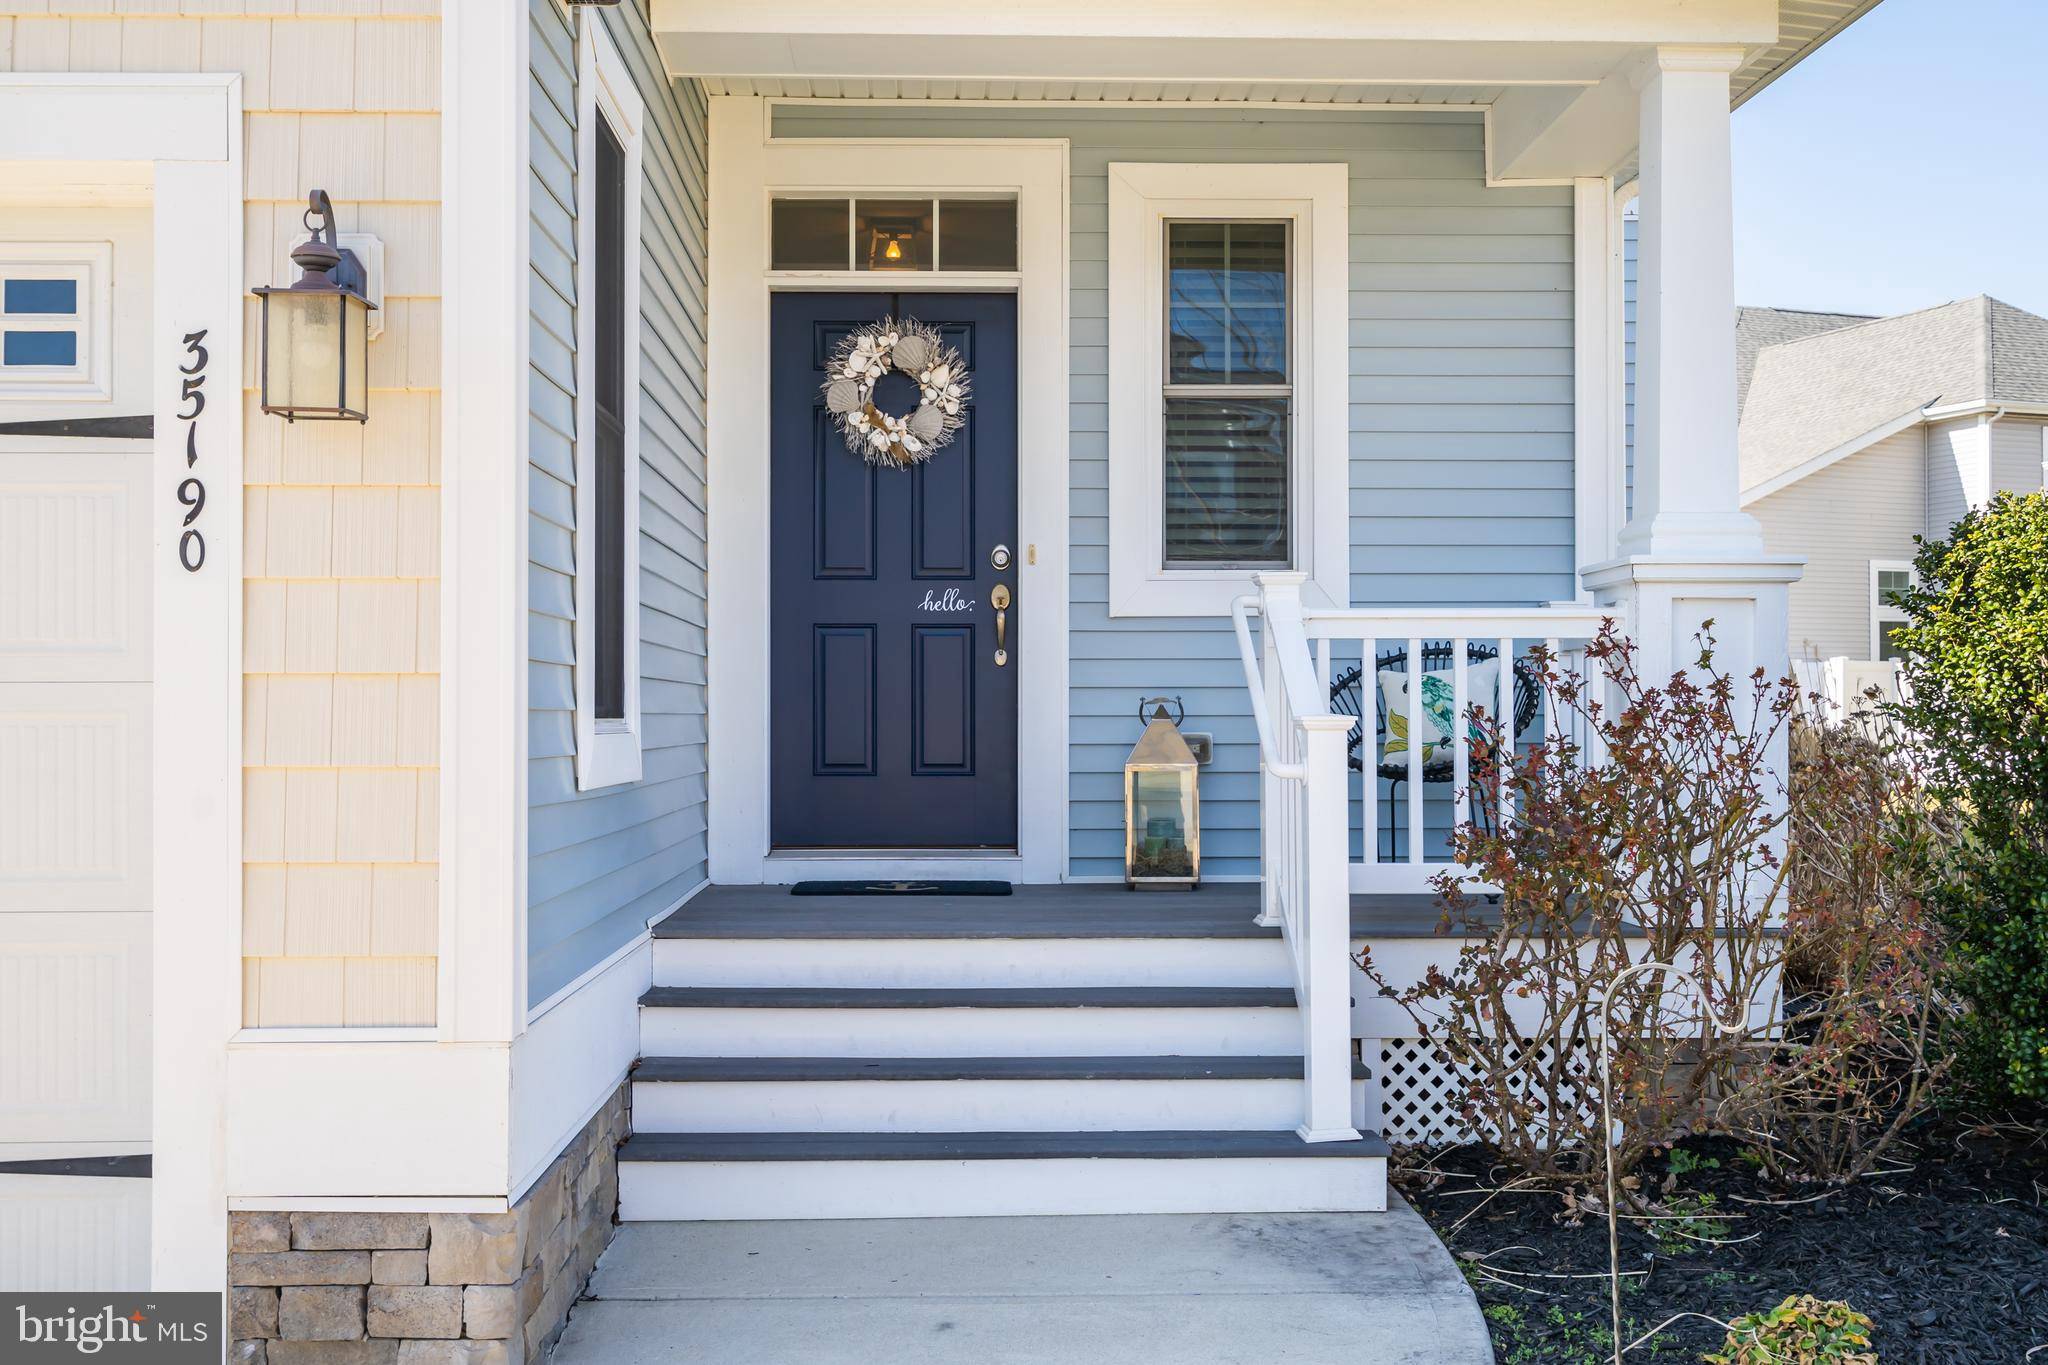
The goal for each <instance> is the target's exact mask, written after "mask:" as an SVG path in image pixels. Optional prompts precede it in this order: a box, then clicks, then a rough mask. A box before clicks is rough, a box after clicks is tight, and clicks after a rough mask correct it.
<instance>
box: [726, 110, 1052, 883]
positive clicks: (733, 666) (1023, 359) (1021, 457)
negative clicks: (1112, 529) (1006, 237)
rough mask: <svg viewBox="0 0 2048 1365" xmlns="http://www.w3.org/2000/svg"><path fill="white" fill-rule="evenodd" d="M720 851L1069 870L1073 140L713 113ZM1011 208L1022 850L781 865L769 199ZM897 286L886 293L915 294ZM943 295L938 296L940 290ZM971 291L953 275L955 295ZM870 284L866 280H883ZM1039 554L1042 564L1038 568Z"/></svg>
mask: <svg viewBox="0 0 2048 1365" xmlns="http://www.w3.org/2000/svg"><path fill="white" fill-rule="evenodd" d="M711 176H712V184H711V222H712V227H711V243H712V247H711V267H710V268H711V309H710V312H711V344H710V348H709V349H710V356H711V359H710V381H709V382H710V389H711V403H710V424H709V444H710V450H709V454H708V463H709V468H710V477H709V483H710V487H711V490H712V491H711V497H712V499H713V501H714V502H715V504H716V508H717V510H716V513H715V514H714V515H713V516H712V517H711V518H710V519H709V521H710V530H709V533H708V538H709V559H710V573H709V581H710V589H709V593H710V602H709V607H708V617H709V622H710V630H709V637H710V639H711V640H712V642H713V644H712V647H711V649H710V661H709V669H708V672H709V682H710V689H709V691H710V701H709V705H710V718H709V719H710V735H711V747H712V761H711V772H710V779H709V785H710V798H711V799H710V816H709V831H708V839H709V852H710V863H711V879H712V880H713V881H714V882H729V883H758V882H788V881H796V880H800V879H802V878H805V877H814V876H816V877H849V878H851V877H871V876H875V877H880V876H895V875H911V876H922V877H938V876H961V877H989V876H1003V877H1008V878H1010V879H1012V880H1015V881H1023V882H1055V881H1060V880H1062V879H1063V878H1064V875H1065V871H1066V866H1067V850H1066V841H1067V423H1068V412H1067V279H1068V271H1069V267H1068V254H1069V252H1068V238H1067V223H1068V205H1067V200H1068V192H1067V185H1068V176H1067V143H1066V141H1065V140H1064V139H1043V140H1041V139H1018V140H1010V139H996V138H988V139H980V138H976V139H941V138H905V139H883V140H872V141H870V140H858V139H837V138H826V139H800V138H785V139H777V138H773V137H771V136H769V125H768V122H767V105H766V101H764V100H761V99H758V98H752V97H737V96H719V97H715V98H713V99H712V100H711ZM991 190H997V191H1011V192H1014V193H1016V195H1017V196H1018V206H1017V239H1018V261H1017V263H1018V267H1019V270H1018V273H1017V275H1016V276H1015V277H1014V278H1013V279H1010V280H1006V281H990V284H991V285H993V286H996V287H1008V288H1014V289H1015V291H1016V293H1017V393H1018V396H1019V399H1020V401H1019V403H1018V419H1017V426H1018V430H1017V438H1018V445H1017V450H1018V474H1017V483H1018V490H1017V492H1018V498H1017V521H1018V525H1017V536H1018V540H1019V544H1020V551H1019V556H1018V574H1019V582H1018V605H1019V608H1020V610H1019V613H1018V616H1019V621H1018V642H1017V667H1018V670H1019V678H1018V683H1019V689H1018V690H1019V702H1018V717H1017V730H1018V736H1019V743H1018V767H1017V780H1018V783H1017V784H1018V792H1017V799H1018V805H1017V851H1016V853H1015V854H1011V855H1001V854H998V855H978V856H972V857H963V856H954V855H949V854H944V853H935V854H931V855H921V854H918V853H916V852H912V851H903V852H894V851H892V852H891V853H889V854H888V855H886V856H875V857H857V856H856V857H830V858H813V857H805V856H790V855H786V854H785V855H775V856H771V854H770V843H769V826H768V769H769V724H770V720H771V717H770V714H769V703H768V669H769V648H768V614H769V612H770V610H772V607H773V604H772V603H771V602H770V601H769V589H768V583H769V560H768V519H769V518H768V512H769V508H768V428H767V424H766V422H764V421H763V420H762V418H761V414H763V413H765V412H767V410H768V388H769V386H768V371H767V364H766V359H765V358H766V356H767V354H768V301H769V295H770V293H771V291H772V289H774V288H775V287H777V286H780V287H784V288H792V287H793V288H802V289H816V288H826V287H831V282H830V281H829V280H828V279H824V278H807V277H782V278H771V276H770V273H769V270H768V264H769V262H768V242H769V233H768V205H769V199H770V196H771V195H772V194H774V193H777V192H783V193H800V192H827V193H848V194H855V193H857V194H891V193H916V194H918V195H920V196H922V195H928V194H947V193H965V192H983V193H985V192H988V191H991ZM903 283H904V281H903V279H902V278H900V277H899V278H895V279H891V280H890V281H889V284H890V286H891V287H892V288H898V287H902V285H903ZM930 283H932V284H936V283H938V281H936V280H934V281H931V282H930ZM945 284H946V285H947V287H951V288H959V287H961V284H960V282H959V279H958V277H953V278H949V279H947V280H946V281H945ZM870 287H872V286H870ZM1034 552H1035V560H1034Z"/></svg>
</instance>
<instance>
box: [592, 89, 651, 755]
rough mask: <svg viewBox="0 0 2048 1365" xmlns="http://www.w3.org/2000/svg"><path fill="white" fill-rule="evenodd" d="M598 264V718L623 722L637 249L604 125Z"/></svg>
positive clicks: (621, 157) (616, 152)
mask: <svg viewBox="0 0 2048 1365" xmlns="http://www.w3.org/2000/svg"><path fill="white" fill-rule="evenodd" d="M593 173H594V175H595V177H596V180H597V205H596V210H597V259H596V260H595V261H594V262H593V263H592V264H593V265H594V266H595V269H594V270H593V272H592V273H593V274H594V275H595V276H596V285H597V287H596V289H595V290H594V291H593V297H592V298H591V300H590V307H591V309H592V310H593V311H594V312H596V314H597V337H596V341H597V375H596V379H597V387H596V390H595V391H594V392H593V393H592V394H591V395H590V399H591V402H592V403H593V404H594V405H595V406H596V408H597V452H596V456H597V458H596V466H597V467H596V469H595V470H594V471H593V472H594V473H595V475H596V477H597V490H596V495H597V496H596V502H597V507H596V512H597V518H596V520H597V525H596V527H595V528H594V534H595V536H596V539H597V566H596V567H597V575H596V576H597V658H596V659H594V660H593V661H592V665H593V667H594V668H595V670H596V673H597V707H596V710H597V718H598V719H599V720H623V719H624V718H625V715H626V670H625V634H626V632H625V591H626V584H625V564H624V560H623V557H622V555H621V550H622V549H623V545H622V541H623V539H624V532H625V517H626V507H625V473H626V471H625V448H626V428H625V407H626V401H625V400H626V393H625V388H626V384H625V380H626V367H625V362H626V354H625V352H626V321H625V311H626V300H625V298H624V289H625V272H624V270H623V268H622V266H623V260H624V257H625V253H626V252H627V251H628V250H629V249H630V250H635V251H637V250H638V249H639V245H640V244H639V243H638V242H637V241H628V239H627V237H626V232H625V216H626V152H625V149H624V148H623V147H621V146H620V145H619V139H618V135H617V134H616V133H614V132H612V129H611V125H610V124H609V123H606V122H605V121H604V120H603V119H602V118H600V119H599V120H598V125H597V165H596V167H595V168H594V171H593Z"/></svg>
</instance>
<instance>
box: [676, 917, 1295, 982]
mask: <svg viewBox="0 0 2048 1365" xmlns="http://www.w3.org/2000/svg"><path fill="white" fill-rule="evenodd" d="M788 927H789V928H790V929H791V931H792V932H794V933H796V934H797V936H795V937H775V936H772V935H761V934H749V935H745V936H735V937H732V938H710V937H702V936H697V935H690V936H676V937H665V938H664V937H657V938H656V939H655V940H654V980H655V982H656V984H658V985H663V986H872V987H905V986H948V987H975V986H1050V985H1061V986H1287V985H1290V984H1291V983H1292V982H1293V980H1294V968H1293V965H1292V964H1291V963H1290V962H1289V961H1288V959H1287V945H1286V944H1285V943H1284V942H1282V941H1281V939H1280V938H1279V937H1278V935H1277V934H1275V935H1270V936H1268V935H1242V934H1227V935H1226V934H1213V935H1211V934H1192V935H1191V934H1175V935H1171V936H1165V935H1161V936H1157V937H1154V936H1147V935H1142V934H1136V933H1125V934H1122V935H1102V934H1088V935H1082V936H1074V937H1057V936H1044V937H1041V936H1030V937H1021V938H1005V937H1001V936H997V935H992V934H974V933H964V932H961V931H960V930H959V926H957V925H938V924H934V925H933V926H932V927H933V928H934V929H935V930H943V932H935V933H932V934H927V935H916V936H909V937H904V936H880V935H877V936H871V937H863V936H849V935H845V934H825V933H821V932H819V929H818V926H817V925H816V924H806V925H803V926H788ZM1122 927H1123V928H1125V929H1127V930H1128V929H1129V928H1130V926H1128V925H1125V926H1122ZM658 932H659V931H658V929H657V933H658ZM806 935H812V936H806Z"/></svg>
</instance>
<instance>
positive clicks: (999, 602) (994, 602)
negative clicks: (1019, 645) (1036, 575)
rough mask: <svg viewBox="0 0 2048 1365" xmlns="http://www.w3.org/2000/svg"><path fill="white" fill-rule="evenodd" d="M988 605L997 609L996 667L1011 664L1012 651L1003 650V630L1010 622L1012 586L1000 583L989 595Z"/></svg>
mask: <svg viewBox="0 0 2048 1365" xmlns="http://www.w3.org/2000/svg"><path fill="white" fill-rule="evenodd" d="M988 604H989V605H990V606H992V607H994V608H995V609H996V667H997V668H1001V667H1002V666H1003V665H1004V664H1007V663H1008V662H1010V651H1009V650H1007V649H1004V648H1003V630H1004V627H1006V626H1007V625H1009V621H1010V611H1009V608H1010V585H1009V584H1007V583H998V584H996V586H995V589H994V590H993V591H992V592H990V593H989V595H988Z"/></svg>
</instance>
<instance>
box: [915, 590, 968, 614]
mask: <svg viewBox="0 0 2048 1365" xmlns="http://www.w3.org/2000/svg"><path fill="white" fill-rule="evenodd" d="M917 609H918V610H919V611H938V612H947V613H951V612H959V611H973V610H974V599H973V598H971V597H962V596H961V595H960V589H958V588H948V589H946V590H945V591H944V592H943V593H940V594H938V595H937V596H933V595H932V594H931V593H930V592H927V593H925V595H924V601H922V602H920V603H918V604H917Z"/></svg>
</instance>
